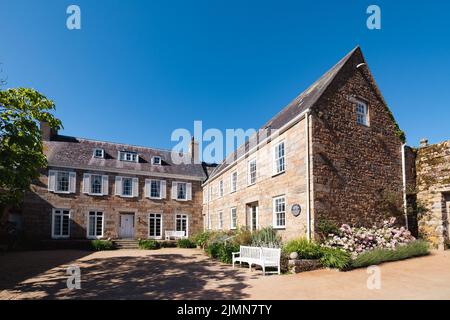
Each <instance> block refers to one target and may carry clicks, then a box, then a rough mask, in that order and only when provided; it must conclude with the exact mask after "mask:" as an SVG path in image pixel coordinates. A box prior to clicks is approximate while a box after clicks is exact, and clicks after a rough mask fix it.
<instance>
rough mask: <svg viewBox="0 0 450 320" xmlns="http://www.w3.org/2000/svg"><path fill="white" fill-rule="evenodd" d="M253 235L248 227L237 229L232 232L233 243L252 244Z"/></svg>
mask: <svg viewBox="0 0 450 320" xmlns="http://www.w3.org/2000/svg"><path fill="white" fill-rule="evenodd" d="M252 240H253V236H252V232H251V231H250V230H248V229H244V228H242V229H238V230H236V231H235V233H234V237H233V243H235V244H238V245H240V246H248V245H251V244H252Z"/></svg>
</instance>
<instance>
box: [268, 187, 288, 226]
mask: <svg viewBox="0 0 450 320" xmlns="http://www.w3.org/2000/svg"><path fill="white" fill-rule="evenodd" d="M280 199H283V201H284V225H279V224H278V214H279V213H282V212H283V211H277V205H276V203H277V200H280ZM286 207H287V204H286V196H285V195H281V196H277V197H274V198H273V200H272V224H273V228H274V229H286V222H287V221H286V218H287V216H286Z"/></svg>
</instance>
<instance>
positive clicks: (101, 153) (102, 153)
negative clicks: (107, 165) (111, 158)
mask: <svg viewBox="0 0 450 320" xmlns="http://www.w3.org/2000/svg"><path fill="white" fill-rule="evenodd" d="M94 158H100V159H103V158H105V150H103V149H99V148H97V149H94Z"/></svg>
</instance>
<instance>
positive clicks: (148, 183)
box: [144, 179, 152, 198]
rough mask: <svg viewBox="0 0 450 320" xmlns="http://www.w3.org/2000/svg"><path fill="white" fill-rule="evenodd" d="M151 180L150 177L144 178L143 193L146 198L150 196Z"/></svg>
mask: <svg viewBox="0 0 450 320" xmlns="http://www.w3.org/2000/svg"><path fill="white" fill-rule="evenodd" d="M151 183H152V181H151V180H150V179H145V187H144V195H145V197H146V198H150V186H151Z"/></svg>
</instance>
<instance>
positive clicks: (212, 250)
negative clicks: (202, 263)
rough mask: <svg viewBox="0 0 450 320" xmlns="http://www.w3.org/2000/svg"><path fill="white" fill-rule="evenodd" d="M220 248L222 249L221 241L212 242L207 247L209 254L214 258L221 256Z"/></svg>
mask: <svg viewBox="0 0 450 320" xmlns="http://www.w3.org/2000/svg"><path fill="white" fill-rule="evenodd" d="M219 250H220V243H219V242H213V243H210V244H208V246H207V247H206V253H207V254H208V256H210V257H211V258H214V259H216V258H217V257H218V256H219Z"/></svg>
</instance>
